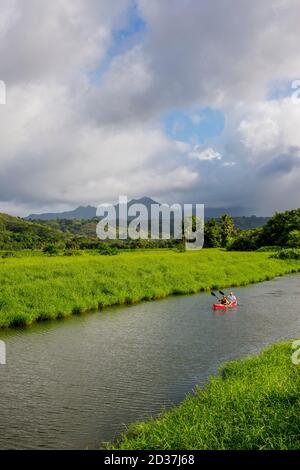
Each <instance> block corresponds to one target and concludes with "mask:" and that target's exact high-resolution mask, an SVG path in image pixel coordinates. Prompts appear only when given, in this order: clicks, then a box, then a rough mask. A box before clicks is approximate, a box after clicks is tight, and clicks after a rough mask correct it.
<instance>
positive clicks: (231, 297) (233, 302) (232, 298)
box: [227, 292, 237, 304]
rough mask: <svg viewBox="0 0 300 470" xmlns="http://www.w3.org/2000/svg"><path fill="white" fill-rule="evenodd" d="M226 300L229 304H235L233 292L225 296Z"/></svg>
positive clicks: (235, 299)
mask: <svg viewBox="0 0 300 470" xmlns="http://www.w3.org/2000/svg"><path fill="white" fill-rule="evenodd" d="M227 300H229V302H230V303H231V304H235V303H237V298H236V296H235V295H234V293H233V292H230V294H229V295H228V296H227Z"/></svg>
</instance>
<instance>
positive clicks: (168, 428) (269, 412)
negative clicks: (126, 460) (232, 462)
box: [107, 342, 300, 450]
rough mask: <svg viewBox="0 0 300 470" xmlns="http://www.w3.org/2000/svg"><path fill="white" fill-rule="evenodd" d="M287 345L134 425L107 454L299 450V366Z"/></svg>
mask: <svg viewBox="0 0 300 470" xmlns="http://www.w3.org/2000/svg"><path fill="white" fill-rule="evenodd" d="M291 351H292V350H291V343H290V342H289V343H282V344H278V345H274V346H272V347H269V348H268V349H266V350H265V351H263V353H261V354H260V355H259V356H257V357H253V358H249V359H244V360H239V361H234V362H230V363H228V364H226V365H225V366H224V367H223V368H222V370H221V373H220V375H219V376H218V377H213V378H211V380H210V382H209V384H208V385H207V386H206V387H205V388H204V389H203V390H200V389H197V390H196V392H195V394H194V395H190V396H189V397H187V398H186V399H185V400H184V401H183V402H182V403H181V404H180V405H179V406H177V407H174V408H173V409H171V410H170V411H168V412H165V413H162V415H161V416H159V417H158V418H157V419H152V420H149V421H148V422H144V423H137V424H133V425H131V426H130V427H129V429H128V432H127V433H126V434H123V435H122V436H121V440H120V441H119V444H117V443H112V444H108V445H107V447H108V448H110V449H115V448H117V449H127V450H128V449H148V450H151V449H159V450H161V449H174V450H180V449H184V450H188V449H199V450H207V449H211V450H218V449H220V450H225V449H227V450H228V449H231V450H238V449H252V450H253V449H282V450H284V449H300V366H296V365H294V364H293V363H292V361H291Z"/></svg>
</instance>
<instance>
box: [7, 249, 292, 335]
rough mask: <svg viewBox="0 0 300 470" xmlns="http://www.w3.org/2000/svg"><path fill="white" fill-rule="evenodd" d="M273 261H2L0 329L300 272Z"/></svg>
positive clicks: (145, 257)
mask: <svg viewBox="0 0 300 470" xmlns="http://www.w3.org/2000/svg"><path fill="white" fill-rule="evenodd" d="M269 256H270V254H269V253H256V252H255V253H238V252H226V251H222V250H215V249H207V250H201V251H197V252H186V253H176V252H174V251H149V252H140V253H134V252H131V253H121V254H119V255H118V256H112V257H106V256H100V255H90V254H85V255H82V256H79V257H59V256H57V257H55V256H54V257H45V256H34V257H24V258H7V259H1V260H0V285H1V289H0V326H2V327H4V326H16V325H18V326H20V325H27V324H31V323H32V322H34V321H38V320H44V319H54V318H61V317H66V316H68V315H71V314H74V313H81V312H86V311H89V310H96V309H99V308H103V307H106V306H110V305H119V304H132V303H135V302H138V301H141V300H153V299H160V298H163V297H166V296H167V295H170V294H189V293H195V292H199V291H205V290H209V289H211V288H214V289H218V288H224V287H231V286H232V287H234V286H241V285H246V284H249V283H251V282H258V281H263V280H265V279H271V278H273V277H275V276H278V275H283V274H287V273H290V272H295V271H299V270H300V262H299V261H296V260H277V259H270V257H269Z"/></svg>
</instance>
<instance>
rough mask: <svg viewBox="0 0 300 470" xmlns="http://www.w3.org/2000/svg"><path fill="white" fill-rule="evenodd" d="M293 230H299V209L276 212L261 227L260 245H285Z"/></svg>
mask: <svg viewBox="0 0 300 470" xmlns="http://www.w3.org/2000/svg"><path fill="white" fill-rule="evenodd" d="M294 230H297V231H298V230H300V209H294V210H290V211H285V212H278V213H276V214H275V215H274V216H273V217H272V218H271V219H270V220H269V221H268V222H267V223H266V225H265V226H264V227H263V230H262V234H261V245H262V246H274V245H277V246H287V245H288V241H289V236H290V233H291V232H293V231H294Z"/></svg>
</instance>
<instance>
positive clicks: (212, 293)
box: [211, 292, 221, 302]
mask: <svg viewBox="0 0 300 470" xmlns="http://www.w3.org/2000/svg"><path fill="white" fill-rule="evenodd" d="M211 295H213V296H214V297H216V298H217V299H218V301H219V302H221V299H219V297H218V296H217V295H216V294H215V293H214V292H211Z"/></svg>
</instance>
